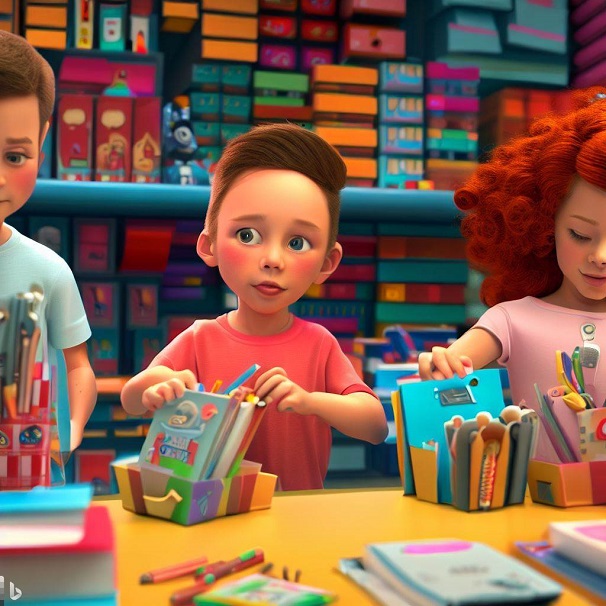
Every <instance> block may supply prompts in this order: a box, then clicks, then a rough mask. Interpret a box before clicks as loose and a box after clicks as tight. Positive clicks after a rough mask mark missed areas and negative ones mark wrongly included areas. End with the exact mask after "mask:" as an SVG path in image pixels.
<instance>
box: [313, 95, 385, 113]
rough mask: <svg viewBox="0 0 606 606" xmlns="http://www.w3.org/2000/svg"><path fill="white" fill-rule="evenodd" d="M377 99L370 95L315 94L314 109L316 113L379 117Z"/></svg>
mask: <svg viewBox="0 0 606 606" xmlns="http://www.w3.org/2000/svg"><path fill="white" fill-rule="evenodd" d="M377 107H378V106H377V98H376V97H371V96H369V95H345V94H340V93H314V95H313V108H314V111H316V112H338V113H346V114H368V115H372V116H376V115H377Z"/></svg>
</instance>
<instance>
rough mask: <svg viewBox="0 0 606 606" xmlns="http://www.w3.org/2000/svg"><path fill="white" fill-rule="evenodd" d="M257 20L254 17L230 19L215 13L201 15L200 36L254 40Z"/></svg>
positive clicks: (256, 32)
mask: <svg viewBox="0 0 606 606" xmlns="http://www.w3.org/2000/svg"><path fill="white" fill-rule="evenodd" d="M258 33H259V20H258V19H257V18H256V17H232V16H230V15H219V14H217V13H203V14H202V35H203V36H205V37H208V38H213V37H214V38H230V39H231V38H236V39H239V40H256V39H257V37H258Z"/></svg>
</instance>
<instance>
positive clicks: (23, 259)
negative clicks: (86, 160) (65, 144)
mask: <svg viewBox="0 0 606 606" xmlns="http://www.w3.org/2000/svg"><path fill="white" fill-rule="evenodd" d="M54 102H55V77H54V74H53V71H52V69H51V67H50V65H49V64H48V63H47V62H46V60H45V59H44V58H43V57H42V56H41V55H40V54H39V53H38V52H37V51H36V50H35V49H34V48H33V47H32V46H31V45H30V44H29V42H27V41H26V40H25V39H24V38H22V37H20V36H16V35H14V34H10V33H8V32H4V31H0V298H5V297H11V296H14V295H15V294H17V293H19V292H27V291H29V290H30V288H31V287H32V285H33V284H37V285H39V286H41V287H42V290H43V293H44V299H43V300H42V303H41V305H40V309H39V316H40V327H41V330H42V334H43V335H44V334H46V335H47V339H48V343H49V344H50V345H51V347H52V348H54V349H56V350H62V351H63V355H64V357H65V365H66V368H67V384H68V395H69V408H70V414H69V417H70V428H71V430H70V436H69V439H68V437H67V436H65V435H61V436H60V437H61V442H62V447H61V449H62V450H73V449H75V448H76V447H77V446H78V445H79V444H80V442H81V440H82V435H83V432H84V427H85V425H86V422H87V421H88V418H89V417H90V415H91V412H92V410H93V408H94V406H95V402H96V399H97V388H96V383H95V376H94V374H93V371H92V369H91V366H90V363H89V360H88V353H87V350H86V340H87V339H88V338H89V337H90V335H91V331H90V328H89V325H88V321H87V318H86V314H85V311H84V306H83V305H82V300H81V298H80V294H79V292H78V287H77V286H76V282H75V280H74V276H73V274H72V272H71V270H70V268H69V267H68V265H67V264H66V263H65V261H64V260H63V259H62V258H61V257H59V256H58V255H57V254H55V253H54V252H53V251H51V250H50V249H49V248H47V247H45V246H43V245H41V244H39V243H37V242H34V241H33V240H31V239H29V238H27V237H25V236H24V235H22V234H20V233H19V232H18V231H17V230H16V229H15V228H13V227H11V226H9V225H7V224H6V222H5V221H6V218H7V217H9V216H10V215H12V214H13V213H15V212H17V211H18V210H19V209H20V208H21V207H22V206H23V205H24V204H25V203H26V202H27V200H28V199H29V197H30V196H31V194H32V192H33V190H34V187H35V185H36V177H37V174H38V168H39V166H40V163H41V162H42V159H43V158H42V153H41V151H40V150H41V148H42V143H43V141H44V138H45V137H46V134H47V132H48V127H49V120H50V117H51V115H52V112H53V105H54ZM63 414H64V411H59V417H60V418H59V427H61V425H62V423H61V419H62V417H63Z"/></svg>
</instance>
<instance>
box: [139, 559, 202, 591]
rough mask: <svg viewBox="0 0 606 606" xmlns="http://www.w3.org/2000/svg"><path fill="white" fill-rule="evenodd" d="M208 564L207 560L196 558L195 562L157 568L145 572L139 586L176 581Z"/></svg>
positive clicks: (140, 578)
mask: <svg viewBox="0 0 606 606" xmlns="http://www.w3.org/2000/svg"><path fill="white" fill-rule="evenodd" d="M206 562H208V558H204V557H202V558H198V559H197V560H189V561H188V562H181V563H180V564H173V565H172V566H167V567H166V568H159V569H158V570H152V571H151V572H146V573H144V574H142V575H141V576H140V577H139V583H140V584H141V585H148V584H151V583H161V582H162V581H170V580H171V579H177V578H179V577H184V576H185V575H188V574H194V572H196V570H198V568H200V566H204V564H206Z"/></svg>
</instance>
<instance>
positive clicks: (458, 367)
mask: <svg viewBox="0 0 606 606" xmlns="http://www.w3.org/2000/svg"><path fill="white" fill-rule="evenodd" d="M501 352H502V348H501V343H500V342H499V340H498V339H497V338H496V337H495V336H494V335H493V334H491V333H490V332H488V331H487V330H484V329H483V328H472V329H470V330H468V331H467V332H466V333H465V334H464V335H463V336H462V337H460V338H458V339H457V340H456V341H455V342H454V343H453V344H452V345H451V346H450V347H448V348H445V347H434V348H433V349H432V350H431V352H424V353H422V354H419V375H420V376H421V379H423V380H427V379H450V378H452V377H453V376H454V375H457V376H459V377H461V378H463V377H464V376H465V375H466V374H467V371H466V369H470V370H471V369H474V368H482V367H484V366H486V364H489V363H490V362H494V361H495V360H496V359H497V358H499V357H500V355H501Z"/></svg>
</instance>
